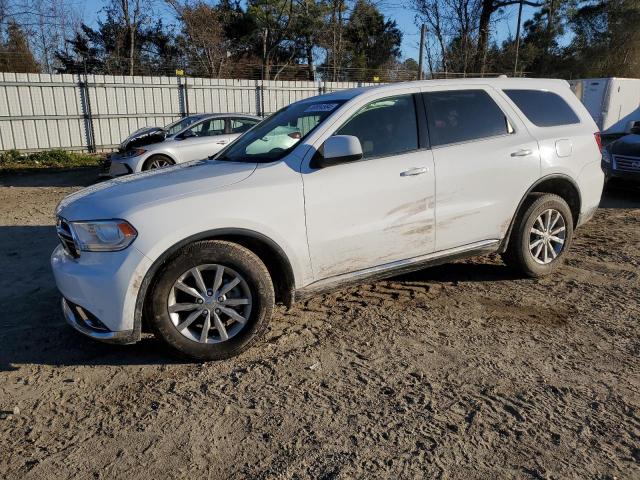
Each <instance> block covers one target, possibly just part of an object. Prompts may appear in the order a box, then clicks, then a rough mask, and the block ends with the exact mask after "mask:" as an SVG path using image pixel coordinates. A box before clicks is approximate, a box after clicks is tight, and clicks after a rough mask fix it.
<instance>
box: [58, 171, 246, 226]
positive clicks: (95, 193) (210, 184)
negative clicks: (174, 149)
mask: <svg viewBox="0 0 640 480" xmlns="http://www.w3.org/2000/svg"><path fill="white" fill-rule="evenodd" d="M256 166H257V163H244V162H227V161H215V160H197V161H194V162H187V163H180V164H178V165H174V166H172V167H167V168H161V169H158V170H148V171H146V172H142V173H137V174H133V175H127V176H123V177H118V178H114V179H112V180H108V181H106V182H102V183H98V184H96V185H92V186H90V187H87V188H84V189H82V190H79V191H77V192H75V193H72V194H71V195H69V196H67V197H65V198H64V199H63V200H62V201H61V202H60V203H59V204H58V206H57V208H56V215H60V216H62V217H64V218H66V219H67V220H72V221H73V220H98V219H110V218H126V217H127V215H128V213H130V212H132V211H136V210H139V209H141V208H143V207H144V206H145V205H148V204H157V203H161V202H170V201H171V200H173V199H176V198H179V197H185V196H191V195H198V194H199V193H201V192H207V193H210V192H211V191H212V190H214V189H216V188H222V187H226V186H229V185H232V184H234V183H238V182H241V181H242V180H244V179H246V178H247V177H249V176H250V175H251V174H252V173H253V172H254V171H255V169H256Z"/></svg>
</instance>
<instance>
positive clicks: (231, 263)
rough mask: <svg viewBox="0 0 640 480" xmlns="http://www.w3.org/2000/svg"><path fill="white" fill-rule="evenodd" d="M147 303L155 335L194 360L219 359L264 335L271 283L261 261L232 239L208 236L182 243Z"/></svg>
mask: <svg viewBox="0 0 640 480" xmlns="http://www.w3.org/2000/svg"><path fill="white" fill-rule="evenodd" d="M156 278H157V280H156V281H155V282H154V284H153V286H152V291H151V294H150V298H149V302H148V308H149V312H150V315H149V324H150V325H149V326H150V327H151V330H152V331H153V333H154V335H155V336H156V337H157V338H159V339H160V340H162V341H163V342H164V343H166V344H167V345H168V346H169V347H170V348H171V349H172V350H173V351H174V352H176V353H178V354H179V355H181V356H186V357H189V358H191V359H195V360H222V359H226V358H229V357H233V356H235V355H238V354H239V353H241V352H243V351H244V350H246V349H248V348H249V347H251V346H252V345H254V344H255V343H256V342H257V341H258V340H260V338H261V337H262V336H263V335H264V333H265V331H266V329H267V326H268V323H269V320H270V319H271V315H272V313H273V308H274V289H273V283H272V280H271V277H270V276H269V272H268V270H267V268H266V267H265V265H264V263H263V262H262V261H261V260H260V258H258V256H257V255H255V254H254V253H253V252H251V251H250V250H248V249H246V248H244V247H242V246H240V245H237V244H235V243H232V242H227V241H221V240H210V241H201V242H195V243H193V244H191V245H188V246H187V247H185V248H183V249H182V250H180V251H179V252H178V254H176V255H175V256H174V257H173V259H172V260H170V261H169V262H167V264H166V265H165V266H164V267H163V268H162V270H161V271H160V272H159V273H158V276H157V277H156Z"/></svg>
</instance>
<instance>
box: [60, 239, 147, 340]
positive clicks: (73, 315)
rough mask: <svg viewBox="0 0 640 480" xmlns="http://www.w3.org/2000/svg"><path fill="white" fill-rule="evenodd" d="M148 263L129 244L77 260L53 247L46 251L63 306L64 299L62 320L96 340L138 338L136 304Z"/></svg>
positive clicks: (88, 253)
mask: <svg viewBox="0 0 640 480" xmlns="http://www.w3.org/2000/svg"><path fill="white" fill-rule="evenodd" d="M151 263H152V262H151V261H150V260H149V259H148V258H147V257H146V256H144V255H143V254H142V253H141V252H140V251H138V250H137V249H136V248H135V247H134V246H133V245H132V246H130V247H129V248H127V249H125V250H122V251H120V252H82V253H81V255H80V257H79V258H73V257H72V256H71V255H69V254H68V253H67V252H66V251H65V250H64V249H63V248H62V246H61V245H58V246H57V247H56V249H55V250H54V251H53V253H52V255H51V268H52V270H53V275H54V278H55V281H56V286H57V287H58V290H59V291H60V293H61V294H62V296H63V297H64V303H66V304H67V307H68V308H67V309H65V307H64V303H63V311H64V313H65V318H66V319H67V321H68V322H69V323H70V324H71V325H72V326H73V327H74V328H75V329H76V330H78V331H80V332H82V333H84V334H86V335H88V336H90V337H92V338H96V339H98V340H106V341H110V340H114V341H117V342H118V343H132V342H135V341H137V340H139V337H140V325H139V323H140V322H139V319H138V318H137V317H138V316H136V303H137V299H138V292H139V291H140V287H141V285H142V281H143V279H144V276H145V274H146V273H147V271H148V270H149V268H150V267H151ZM75 307H80V309H81V311H78V310H77V309H76V308H75ZM86 317H89V321H87V318H86ZM93 320H97V321H93ZM96 327H97V328H96ZM132 332H133V333H132Z"/></svg>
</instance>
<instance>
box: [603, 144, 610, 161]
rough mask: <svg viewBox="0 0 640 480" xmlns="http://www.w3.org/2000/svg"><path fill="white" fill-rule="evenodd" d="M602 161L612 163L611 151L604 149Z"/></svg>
mask: <svg viewBox="0 0 640 480" xmlns="http://www.w3.org/2000/svg"><path fill="white" fill-rule="evenodd" d="M602 161H603V162H604V163H611V154H610V153H609V150H607V149H606V148H603V149H602Z"/></svg>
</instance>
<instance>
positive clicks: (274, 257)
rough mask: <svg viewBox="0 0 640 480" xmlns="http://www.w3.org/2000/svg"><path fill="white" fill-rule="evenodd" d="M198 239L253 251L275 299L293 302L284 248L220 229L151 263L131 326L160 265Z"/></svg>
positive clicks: (244, 231) (291, 278) (268, 240)
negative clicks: (234, 244) (266, 273)
mask: <svg viewBox="0 0 640 480" xmlns="http://www.w3.org/2000/svg"><path fill="white" fill-rule="evenodd" d="M201 240H227V241H230V242H234V243H237V244H238V245H241V246H243V247H245V248H247V249H248V250H250V251H252V252H253V253H255V254H256V255H257V256H258V257H259V258H260V259H261V260H262V261H263V262H264V264H265V266H266V267H267V270H268V271H269V274H270V275H271V279H272V281H273V286H274V289H275V294H276V302H277V303H282V304H284V305H286V306H287V307H290V306H291V305H292V304H293V301H294V291H295V276H294V273H293V268H292V266H291V262H290V261H289V258H288V257H287V255H286V253H285V252H284V250H283V249H282V248H281V247H280V246H279V245H278V244H277V243H276V242H275V241H273V240H272V239H271V238H269V237H267V236H266V235H263V234H262V233H259V232H255V231H253V230H248V229H242V228H220V229H215V230H208V231H205V232H201V233H197V234H195V235H191V236H189V237H187V238H185V239H183V240H181V241H180V242H178V243H176V244H174V245H172V246H171V247H169V248H168V249H167V250H165V251H164V252H163V253H162V254H161V255H160V256H159V257H158V258H157V259H156V260H155V261H154V262H153V264H152V265H151V267H150V268H149V269H148V271H147V273H146V274H145V276H144V279H143V280H142V282H141V284H140V289H139V290H138V295H137V297H136V304H135V311H134V328H136V329H138V331H140V329H141V325H142V323H143V321H144V318H143V316H144V312H145V304H146V301H147V296H148V294H149V287H150V286H151V285H152V284H153V282H154V280H155V278H156V276H157V274H158V271H159V270H160V267H162V265H164V264H165V263H166V262H167V261H169V260H171V258H172V257H173V256H174V255H175V254H176V253H177V252H178V251H179V250H180V249H181V248H183V247H185V246H186V245H189V244H191V243H194V242H198V241H201Z"/></svg>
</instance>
